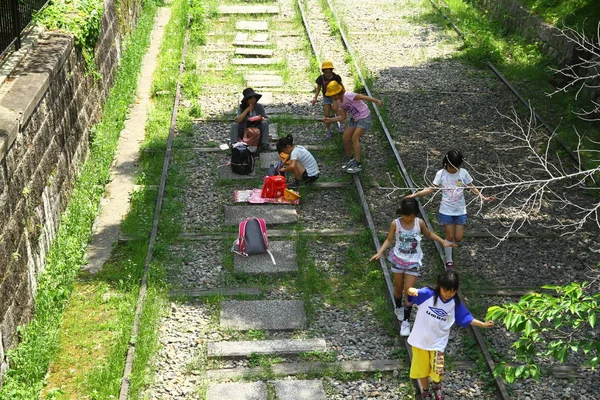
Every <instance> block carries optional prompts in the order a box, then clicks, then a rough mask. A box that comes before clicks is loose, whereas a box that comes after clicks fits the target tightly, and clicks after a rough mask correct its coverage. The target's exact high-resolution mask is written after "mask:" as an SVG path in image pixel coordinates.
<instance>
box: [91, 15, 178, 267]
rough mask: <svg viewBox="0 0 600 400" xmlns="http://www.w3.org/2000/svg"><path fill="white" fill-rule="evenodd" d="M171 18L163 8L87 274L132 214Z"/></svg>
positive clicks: (97, 224)
mask: <svg viewBox="0 0 600 400" xmlns="http://www.w3.org/2000/svg"><path fill="white" fill-rule="evenodd" d="M170 18H171V9H170V8H167V7H162V8H160V9H159V10H158V12H157V14H156V18H155V20H154V28H153V30H152V34H151V36H150V47H149V48H148V53H146V55H145V56H144V59H143V60H142V71H141V74H140V77H139V80H138V85H137V87H138V90H137V100H136V102H135V104H134V106H133V107H132V108H131V112H130V114H129V119H127V120H126V121H125V128H124V129H123V131H122V132H121V135H120V138H119V144H118V147H117V151H116V154H115V160H114V162H113V166H112V168H111V172H110V174H111V181H110V183H109V184H108V185H106V195H105V197H104V199H102V203H101V208H102V209H101V211H100V214H99V215H98V218H96V221H95V222H94V227H93V237H92V242H91V243H90V245H89V246H88V250H87V254H86V257H87V260H88V264H87V266H86V267H85V268H84V270H86V271H88V272H89V273H92V274H94V273H96V272H98V271H100V270H101V269H102V267H103V266H104V263H105V262H106V260H107V259H108V257H110V253H111V251H112V245H113V243H114V242H115V241H116V240H117V239H118V238H119V233H120V231H121V221H122V219H123V218H124V217H125V215H127V213H128V212H129V197H130V196H131V193H132V192H133V190H134V186H135V176H136V174H137V164H138V156H139V150H140V144H141V143H142V141H143V140H144V137H145V134H146V129H145V127H146V117H147V115H148V111H149V109H150V106H151V100H150V96H151V87H152V76H153V75H154V70H155V69H156V65H157V57H158V53H159V50H160V44H161V42H162V37H163V34H164V30H165V26H166V25H167V23H168V22H169V19H170Z"/></svg>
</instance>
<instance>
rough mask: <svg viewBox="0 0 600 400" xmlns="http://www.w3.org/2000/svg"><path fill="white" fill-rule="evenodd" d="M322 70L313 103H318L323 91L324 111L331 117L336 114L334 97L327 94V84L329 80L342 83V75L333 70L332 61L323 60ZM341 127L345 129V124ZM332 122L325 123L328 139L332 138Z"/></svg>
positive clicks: (326, 115) (317, 81)
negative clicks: (334, 111)
mask: <svg viewBox="0 0 600 400" xmlns="http://www.w3.org/2000/svg"><path fill="white" fill-rule="evenodd" d="M321 72H322V74H321V75H319V77H318V78H317V80H316V83H317V89H316V90H315V97H314V99H312V105H313V106H314V105H315V104H317V98H318V97H319V93H320V92H323V113H325V117H331V116H334V115H335V114H334V113H333V106H332V104H333V99H332V98H331V97H329V96H326V95H325V93H326V92H327V85H329V82H332V81H336V82H337V83H340V84H341V83H342V77H341V76H339V75H338V74H335V73H334V72H333V63H332V62H331V61H323V64H321ZM340 129H342V130H343V129H344V128H343V125H341V128H340ZM331 136H332V134H331V122H326V123H325V137H326V138H327V139H331Z"/></svg>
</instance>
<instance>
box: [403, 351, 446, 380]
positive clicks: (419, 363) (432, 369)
mask: <svg viewBox="0 0 600 400" xmlns="http://www.w3.org/2000/svg"><path fill="white" fill-rule="evenodd" d="M412 355H413V357H412V363H411V364H410V377H411V379H420V378H425V377H427V376H429V377H431V379H432V380H433V381H434V382H439V381H441V380H442V372H443V370H444V353H443V352H441V351H435V350H423V349H419V348H418V347H414V346H413V348H412Z"/></svg>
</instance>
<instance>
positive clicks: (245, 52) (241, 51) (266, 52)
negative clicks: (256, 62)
mask: <svg viewBox="0 0 600 400" xmlns="http://www.w3.org/2000/svg"><path fill="white" fill-rule="evenodd" d="M235 55H236V56H254V57H272V56H273V50H271V49H247V48H245V47H238V48H237V49H235Z"/></svg>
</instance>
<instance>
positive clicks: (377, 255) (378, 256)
mask: <svg viewBox="0 0 600 400" xmlns="http://www.w3.org/2000/svg"><path fill="white" fill-rule="evenodd" d="M379 258H381V254H379V253H377V254H375V255H374V256H373V257H371V259H370V260H369V262H370V261H373V260H379Z"/></svg>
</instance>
